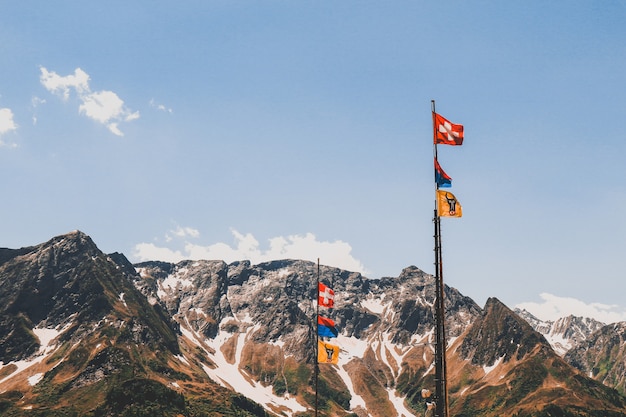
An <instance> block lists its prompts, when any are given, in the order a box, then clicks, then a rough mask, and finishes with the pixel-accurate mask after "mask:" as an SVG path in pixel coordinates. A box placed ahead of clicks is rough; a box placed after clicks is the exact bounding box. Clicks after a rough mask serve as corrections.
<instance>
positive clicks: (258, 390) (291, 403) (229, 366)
mask: <svg viewBox="0 0 626 417" xmlns="http://www.w3.org/2000/svg"><path fill="white" fill-rule="evenodd" d="M232 319H233V317H227V318H224V319H223V320H222V322H221V323H220V326H219V328H220V329H221V328H222V325H223V324H225V323H226V322H227V321H231V320H232ZM239 321H240V323H241V324H249V326H247V329H246V331H245V332H240V333H239V334H236V333H231V332H228V331H224V330H220V331H219V332H218V334H217V335H216V336H215V338H213V339H205V338H201V337H199V336H198V335H197V334H196V333H195V332H194V331H192V330H189V329H188V328H185V327H186V326H181V332H182V333H183V335H184V336H185V337H187V339H189V340H190V341H191V342H192V343H194V344H196V345H197V346H200V347H201V348H202V349H204V351H205V352H206V353H207V354H208V355H209V356H210V358H211V360H212V361H213V362H214V363H215V364H216V368H215V369H211V368H210V367H208V366H206V365H204V364H203V365H202V368H203V369H204V371H205V372H206V374H207V375H208V376H209V377H210V378H211V379H212V380H214V381H215V382H217V383H218V384H220V385H222V386H223V387H226V388H229V389H234V390H236V391H237V392H239V393H241V394H243V395H245V396H246V397H248V398H250V399H252V400H253V401H256V402H257V403H259V404H261V405H263V406H264V407H265V408H266V409H267V410H268V411H272V410H273V408H272V407H270V405H272V406H274V407H279V408H281V409H283V410H284V408H287V409H289V410H291V411H289V412H287V411H284V412H285V414H286V415H287V416H292V415H293V413H295V412H302V411H306V408H304V407H303V406H302V405H301V404H300V403H298V401H297V400H296V399H295V398H291V397H290V396H289V394H288V393H286V394H285V395H284V396H278V395H276V394H274V393H273V391H272V387H271V386H267V387H265V386H263V385H261V384H260V383H258V382H255V381H254V379H253V378H252V377H251V376H250V375H249V374H247V373H246V372H245V371H244V370H243V369H241V368H240V367H239V364H240V363H241V354H242V352H243V348H244V345H245V343H246V341H247V340H248V339H249V337H250V335H251V334H253V333H254V332H255V331H256V330H258V328H259V325H258V324H257V325H255V326H252V319H251V318H250V316H246V317H244V318H243V319H242V320H239ZM187 325H188V323H187ZM242 327H243V326H242ZM232 337H236V338H237V343H236V352H235V361H234V363H229V361H228V360H227V359H226V357H225V356H224V353H223V351H222V349H221V347H222V346H223V345H224V344H225V343H226V341H228V340H229V339H231V338H232ZM204 346H209V347H210V348H211V349H213V350H214V351H215V353H212V352H211V351H209V350H207V349H205V348H204Z"/></svg>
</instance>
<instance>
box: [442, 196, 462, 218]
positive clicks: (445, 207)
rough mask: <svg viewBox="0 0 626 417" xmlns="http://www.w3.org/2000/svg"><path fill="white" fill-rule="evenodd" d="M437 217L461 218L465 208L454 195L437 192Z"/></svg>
mask: <svg viewBox="0 0 626 417" xmlns="http://www.w3.org/2000/svg"><path fill="white" fill-rule="evenodd" d="M437 215H438V216H440V217H461V216H463V208H462V207H461V203H459V201H458V200H457V199H456V197H455V196H454V194H452V193H451V192H449V191H442V190H437Z"/></svg>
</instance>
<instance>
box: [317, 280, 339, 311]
mask: <svg viewBox="0 0 626 417" xmlns="http://www.w3.org/2000/svg"><path fill="white" fill-rule="evenodd" d="M317 289H318V291H317V292H318V296H317V304H318V305H320V306H322V307H328V308H333V306H334V305H335V291H333V290H332V289H331V288H330V287H327V286H326V285H324V284H322V283H321V282H320V283H319V284H318V288H317Z"/></svg>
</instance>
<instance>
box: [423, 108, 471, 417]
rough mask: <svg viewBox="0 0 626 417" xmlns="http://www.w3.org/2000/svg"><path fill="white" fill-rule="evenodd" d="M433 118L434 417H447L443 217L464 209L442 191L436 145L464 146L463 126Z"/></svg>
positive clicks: (446, 180) (448, 182)
mask: <svg viewBox="0 0 626 417" xmlns="http://www.w3.org/2000/svg"><path fill="white" fill-rule="evenodd" d="M431 104H432V116H433V153H434V159H435V195H436V198H435V211H434V217H433V221H434V224H435V286H436V287H435V416H436V417H448V389H447V380H446V374H447V370H446V330H445V309H444V285H443V262H442V257H441V217H461V216H462V215H463V209H462V208H461V204H460V203H459V202H458V201H457V199H456V197H455V196H454V194H452V193H451V192H449V191H446V190H441V189H440V188H449V187H452V178H450V176H449V175H448V174H446V173H445V171H444V170H443V169H442V168H441V165H440V164H439V161H438V160H437V158H438V155H437V145H452V146H459V145H462V144H463V125H458V124H454V123H451V122H450V121H448V120H447V119H446V118H444V117H443V116H441V115H439V114H437V112H436V111H435V100H432V101H431Z"/></svg>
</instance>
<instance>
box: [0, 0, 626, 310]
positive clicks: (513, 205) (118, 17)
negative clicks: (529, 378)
mask: <svg viewBox="0 0 626 417" xmlns="http://www.w3.org/2000/svg"><path fill="white" fill-rule="evenodd" d="M22 3H23V2H8V4H5V5H3V7H2V13H0V54H2V58H3V59H2V61H1V62H2V63H1V64H0V174H1V175H2V178H3V181H1V182H0V192H1V194H2V196H3V204H2V209H1V210H0V213H1V214H2V221H1V222H0V246H4V247H11V248H17V247H21V246H29V245H34V244H37V243H40V242H43V241H46V240H48V239H49V238H50V237H52V236H55V235H58V234H62V233H66V232H69V231H71V230H74V229H80V230H82V231H83V232H85V233H87V234H89V235H90V236H91V237H92V238H93V239H94V241H95V242H96V243H97V244H98V246H99V247H100V248H101V249H102V250H103V251H105V252H114V251H118V252H123V253H124V254H126V255H127V256H128V257H129V258H130V259H131V261H134V262H136V261H140V260H145V259H155V258H158V259H161V260H176V259H180V258H194V257H195V258H197V257H202V258H207V257H210V258H217V259H225V260H227V261H232V260H235V259H243V258H248V259H251V260H252V261H253V262H261V261H263V260H267V259H272V258H285V257H290V258H304V259H312V260H315V259H317V258H320V261H321V262H322V263H323V264H329V265H335V266H339V267H344V268H346V269H351V270H359V271H363V272H364V273H365V275H366V276H368V277H372V278H378V277H381V276H397V275H398V274H399V273H400V271H401V270H402V269H403V268H404V267H406V266H409V265H416V266H418V267H420V268H422V269H424V270H425V271H427V272H431V273H432V272H433V270H434V267H433V261H434V256H433V236H432V235H433V225H432V213H433V208H434V185H433V168H432V155H433V149H432V130H431V129H432V125H431V123H432V120H431V113H430V110H431V100H433V99H434V100H436V105H437V111H438V112H439V113H440V114H442V115H443V116H444V117H446V118H448V119H449V120H451V121H452V122H454V123H460V124H463V125H464V127H465V142H464V144H463V146H461V147H443V146H440V147H439V161H440V163H441V165H442V167H443V168H444V170H446V172H447V173H448V174H449V175H450V176H451V177H452V178H453V181H452V185H453V186H452V189H451V191H452V192H453V193H454V194H455V195H456V197H457V198H458V199H459V201H460V202H461V204H462V206H463V214H464V216H463V218H462V219H443V220H442V223H443V224H442V238H443V246H444V253H443V256H444V278H445V281H446V283H447V284H449V285H451V286H453V287H455V288H457V289H459V290H460V291H461V292H462V293H463V294H465V295H468V296H470V297H472V298H473V299H474V300H476V301H477V302H478V303H479V304H481V305H482V304H483V303H484V302H485V301H486V299H487V297H491V296H494V297H497V298H499V299H500V300H502V301H503V302H505V303H506V304H507V305H509V306H510V307H514V306H516V305H520V306H524V307H527V308H528V309H529V310H531V311H533V312H535V313H536V314H538V315H543V317H545V318H550V317H552V316H555V315H559V314H563V313H568V314H569V313H574V314H579V315H582V314H586V315H594V316H596V317H599V318H601V319H603V320H605V321H612V320H617V319H626V300H625V299H624V297H623V293H624V290H626V279H625V278H626V277H625V273H624V271H625V269H626V262H625V260H624V259H625V257H624V255H623V251H624V249H625V246H626V241H625V239H624V236H625V235H626V220H624V216H623V213H622V210H623V207H624V206H625V204H626V186H625V185H624V179H625V178H626V164H624V162H623V158H624V155H625V154H626V144H625V139H626V132H625V131H624V129H623V124H624V120H625V118H626V98H625V96H624V95H625V93H626V25H624V24H623V22H624V18H625V17H626V2H625V1H623V0H620V1H616V0H608V1H603V2H597V1H580V0H575V1H567V2H565V1H561V2H548V3H546V2H542V1H524V2H516V3H513V2H497V1H449V2H435V3H437V4H433V2H424V1H397V2H371V1H358V2H357V1H343V2H323V1H322V2H320V1H316V2H312V1H302V2H287V1H266V2H252V1H186V2H173V1H134V2H122V1H110V2H105V3H100V4H98V5H93V4H88V3H84V2H75V1H61V2H39V3H38V6H37V7H34V6H32V5H30V4H28V5H27V4H22Z"/></svg>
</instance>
